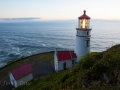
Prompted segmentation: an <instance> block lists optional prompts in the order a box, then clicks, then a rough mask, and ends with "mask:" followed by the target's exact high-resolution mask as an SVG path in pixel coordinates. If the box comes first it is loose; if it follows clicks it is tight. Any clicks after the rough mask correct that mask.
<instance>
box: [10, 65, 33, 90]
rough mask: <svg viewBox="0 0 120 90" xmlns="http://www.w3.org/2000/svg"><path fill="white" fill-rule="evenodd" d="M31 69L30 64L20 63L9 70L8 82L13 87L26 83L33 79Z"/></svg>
mask: <svg viewBox="0 0 120 90" xmlns="http://www.w3.org/2000/svg"><path fill="white" fill-rule="evenodd" d="M32 72H33V69H32V67H31V65H30V64H25V65H20V66H19V67H18V68H15V69H13V70H11V71H10V73H9V77H10V82H11V84H12V85H13V86H14V87H16V88H17V87H18V86H21V85H24V84H27V82H28V81H30V80H32V79H33V75H32Z"/></svg>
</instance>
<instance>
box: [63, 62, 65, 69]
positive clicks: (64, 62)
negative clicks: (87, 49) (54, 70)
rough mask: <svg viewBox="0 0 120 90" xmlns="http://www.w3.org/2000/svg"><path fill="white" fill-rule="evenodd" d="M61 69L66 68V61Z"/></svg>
mask: <svg viewBox="0 0 120 90" xmlns="http://www.w3.org/2000/svg"><path fill="white" fill-rule="evenodd" d="M63 70H66V62H64V63H63Z"/></svg>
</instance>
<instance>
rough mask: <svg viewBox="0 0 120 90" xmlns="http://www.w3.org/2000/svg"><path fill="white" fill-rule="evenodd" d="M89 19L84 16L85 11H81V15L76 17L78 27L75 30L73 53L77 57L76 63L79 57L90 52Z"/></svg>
mask: <svg viewBox="0 0 120 90" xmlns="http://www.w3.org/2000/svg"><path fill="white" fill-rule="evenodd" d="M91 30H92V29H91V28H90V17H89V16H87V15H86V11H85V10H84V11H83V15H82V16H80V17H78V27H77V28H76V31H77V33H76V44H75V53H76V55H77V62H78V61H79V60H80V58H81V56H84V55H85V54H86V53H88V52H90V37H91V35H90V32H91Z"/></svg>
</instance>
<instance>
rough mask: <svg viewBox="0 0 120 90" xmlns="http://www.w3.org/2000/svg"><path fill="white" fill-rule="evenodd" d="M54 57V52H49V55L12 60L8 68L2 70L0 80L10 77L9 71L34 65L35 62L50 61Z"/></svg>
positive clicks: (41, 54)
mask: <svg viewBox="0 0 120 90" xmlns="http://www.w3.org/2000/svg"><path fill="white" fill-rule="evenodd" d="M53 55H54V54H53V52H47V53H40V54H36V55H32V56H30V57H24V58H21V59H16V60H11V61H9V62H8V65H7V66H5V67H3V68H1V70H0V79H2V78H3V77H6V76H8V73H9V71H10V70H12V69H14V68H16V67H18V66H19V65H23V64H31V65H33V64H34V60H38V61H40V62H41V61H44V60H48V59H50V58H52V57H53Z"/></svg>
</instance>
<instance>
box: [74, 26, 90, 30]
mask: <svg viewBox="0 0 120 90" xmlns="http://www.w3.org/2000/svg"><path fill="white" fill-rule="evenodd" d="M76 30H92V27H89V26H86V27H84V28H83V27H78V28H76Z"/></svg>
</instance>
